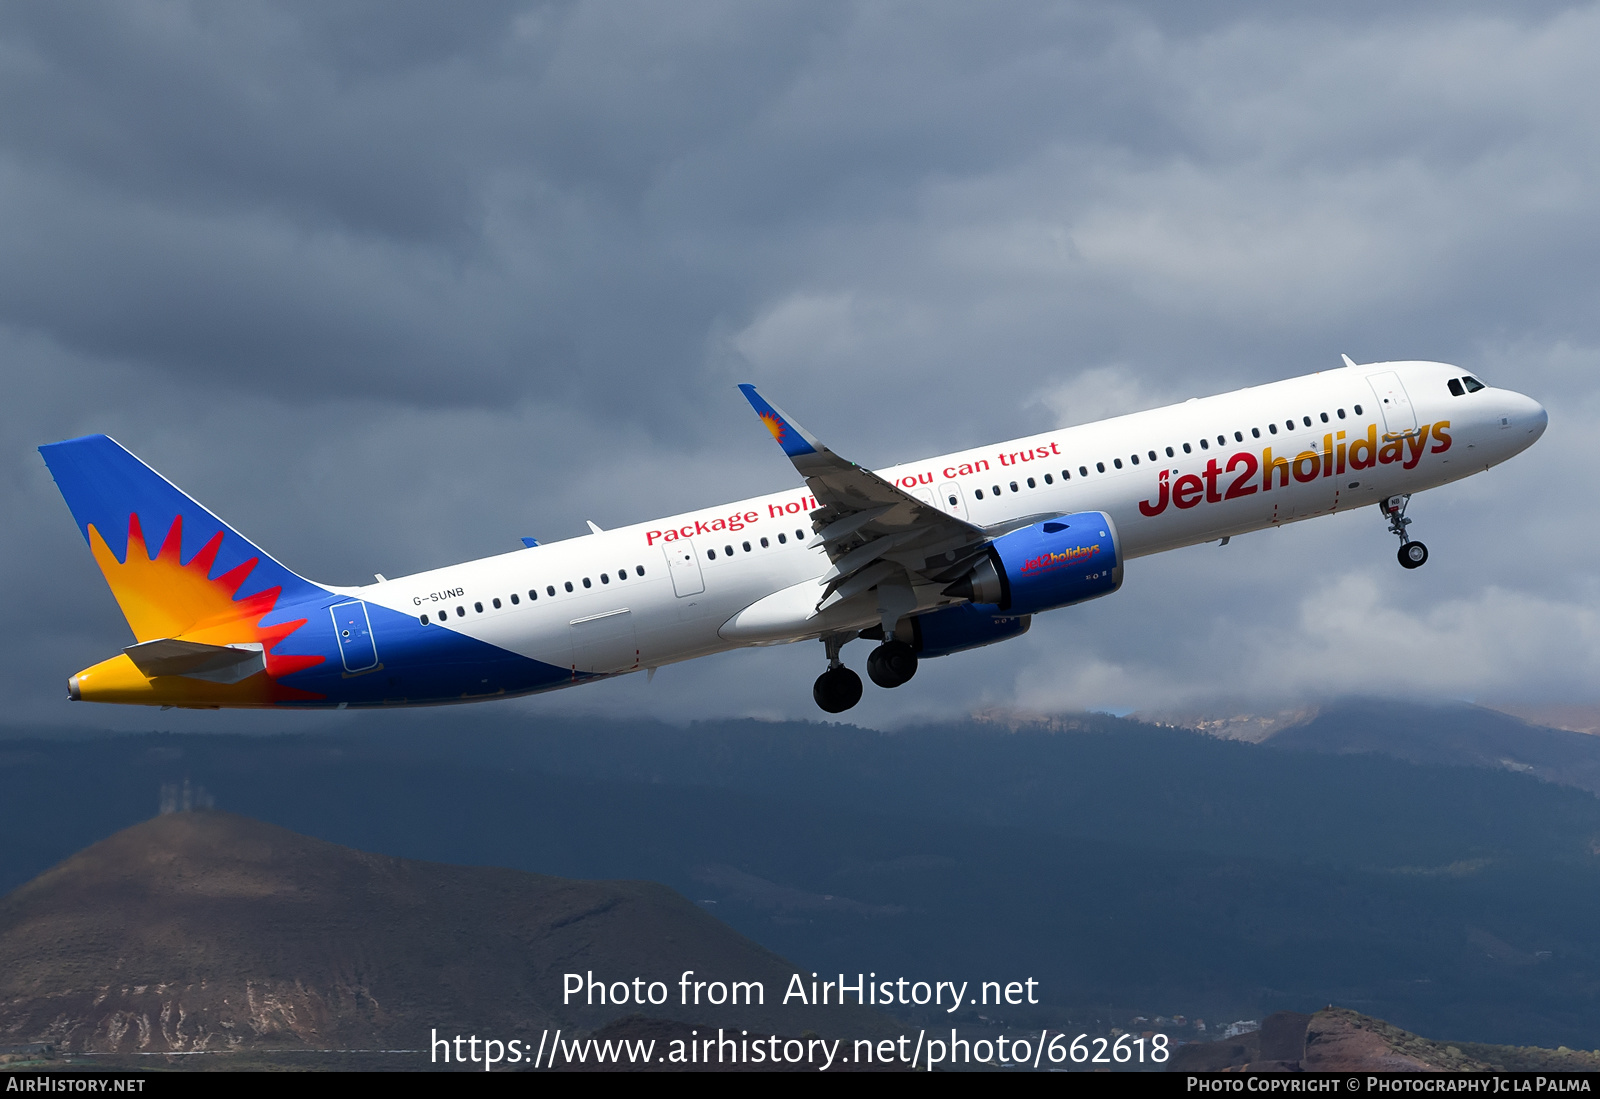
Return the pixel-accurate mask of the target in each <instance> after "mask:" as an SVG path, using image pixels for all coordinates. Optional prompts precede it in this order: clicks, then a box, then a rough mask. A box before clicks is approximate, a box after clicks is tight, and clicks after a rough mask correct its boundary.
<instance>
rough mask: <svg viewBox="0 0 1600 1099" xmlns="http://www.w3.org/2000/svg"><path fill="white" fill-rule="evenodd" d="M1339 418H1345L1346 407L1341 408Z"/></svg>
mask: <svg viewBox="0 0 1600 1099" xmlns="http://www.w3.org/2000/svg"><path fill="white" fill-rule="evenodd" d="M1339 419H1341V420H1342V419H1344V409H1342V408H1341V409H1340V410H1339Z"/></svg>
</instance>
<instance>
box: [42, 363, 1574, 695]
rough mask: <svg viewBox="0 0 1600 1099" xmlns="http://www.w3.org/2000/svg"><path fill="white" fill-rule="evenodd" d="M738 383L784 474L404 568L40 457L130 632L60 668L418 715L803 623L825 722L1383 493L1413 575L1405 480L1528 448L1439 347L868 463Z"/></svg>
mask: <svg viewBox="0 0 1600 1099" xmlns="http://www.w3.org/2000/svg"><path fill="white" fill-rule="evenodd" d="M740 389H741V391H742V392H743V393H744V396H745V398H746V399H747V400H748V401H749V403H750V405H751V406H752V407H753V408H754V409H755V411H756V413H757V415H758V416H759V417H760V420H761V422H762V424H763V425H764V426H765V427H766V429H767V430H768V431H769V432H770V433H771V434H772V437H773V439H774V440H775V441H776V442H777V443H778V445H779V447H780V448H781V450H782V452H783V454H784V456H785V457H787V458H788V460H789V461H790V463H791V464H792V466H793V467H794V473H795V474H796V475H797V476H798V479H799V480H800V481H802V482H803V486H797V487H795V488H793V489H790V490H787V491H780V492H776V493H772V494H770V495H768V496H763V497H757V498H754V499H749V500H741V501H737V502H733V503H729V504H725V505H723V506H721V507H716V508H707V509H703V510H699V511H695V512H690V513H687V514H683V515H677V516H671V517H668V518H664V519H657V520H654V521H651V522H645V523H639V524H634V525H631V526H626V527H620V528H617V529H614V530H609V531H606V530H601V529H600V528H599V527H597V526H595V525H594V524H592V523H591V524H590V530H591V533H589V534H586V535H583V536H581V537H577V538H570V539H566V540H562V541H554V542H544V543H542V544H541V543H540V542H539V541H537V540H535V539H533V538H524V539H523V542H524V548H521V549H517V550H514V551H512V552H509V553H502V554H497V555H495V556H491V557H485V558H482V559H480V560H476V561H468V562H465V563H463V564H459V565H451V566H447V567H445V568H439V569H433V570H430V571H427V572H422V573H418V574H415V575H412V576H406V577H398V578H395V579H385V578H384V577H382V576H377V577H376V582H375V583H371V584H363V585H357V586H340V585H332V584H320V583H314V582H313V581H310V580H307V579H306V578H304V577H302V576H300V575H299V574H298V573H296V572H294V571H292V570H290V569H288V568H286V567H285V566H284V565H282V564H280V563H279V562H278V561H276V560H274V559H273V558H272V557H271V556H269V555H268V554H267V553H266V552H265V551H263V550H261V549H260V548H258V547H257V546H256V545H255V544H254V543H252V542H250V541H249V540H247V539H246V538H245V537H244V536H242V535H241V534H239V533H238V532H237V531H235V530H234V529H233V528H232V527H230V526H228V525H227V524H226V523H224V522H223V521H222V520H221V519H219V518H218V517H217V516H216V515H215V514H214V513H212V512H210V511H208V510H207V509H206V508H205V507H203V506H202V505H200V504H199V503H198V502H196V501H195V500H194V499H192V498H191V497H189V496H187V495H185V494H184V493H183V492H182V491H180V490H179V489H178V488H177V487H176V486H174V485H173V484H172V483H171V482H169V481H167V480H166V479H165V478H163V477H162V476H161V475H160V474H159V473H156V472H155V471H154V470H153V469H151V468H150V467H149V466H147V465H145V464H144V463H143V462H141V461H139V459H137V458H135V457H134V456H133V455H132V454H131V453H129V452H128V451H127V450H125V449H124V448H123V447H122V446H120V445H119V444H118V443H116V442H115V441H113V440H112V439H109V438H107V437H106V436H104V435H89V436H84V437H82V438H78V439H69V440H66V441H65V442H60V443H51V444H49V445H47V446H42V447H40V448H39V449H40V451H41V453H42V454H43V455H44V459H45V462H46V463H47V464H48V466H49V467H50V471H51V474H52V475H53V476H54V477H55V480H56V484H57V486H58V487H59V488H60V490H61V493H62V496H63V497H64V498H65V500H66V503H67V506H68V509H69V510H70V511H71V512H72V515H73V518H74V520H75V521H76V522H77V524H78V528H79V531H80V532H81V533H82V534H83V536H84V539H85V540H86V541H87V542H88V544H89V548H90V551H91V555H92V557H93V559H94V561H95V563H96V564H97V565H98V566H99V568H100V571H101V574H102V575H103V576H104V578H105V580H106V582H107V583H108V585H109V586H110V588H111V590H112V594H113V595H114V596H115V598H116V600H117V602H118V604H119V605H120V606H121V608H122V610H123V614H124V616H125V617H126V619H127V621H128V624H129V626H130V627H131V629H132V631H133V634H134V643H133V644H131V645H126V646H125V647H124V648H123V649H122V650H121V651H120V652H119V653H117V654H115V655H113V656H111V657H110V658H109V659H107V660H103V661H101V662H100V663H98V664H95V665H93V666H92V667H89V668H85V669H84V670H83V671H81V672H79V673H78V674H77V675H75V676H72V677H71V678H70V680H69V682H68V696H69V697H70V698H72V699H74V700H82V701H92V702H112V703H131V704H140V705H156V706H182V707H193V708H215V707H220V706H230V707H231V706H239V707H288V708H295V707H299V708H307V709H310V708H322V707H346V706H406V705H436V704H439V703H447V702H465V701H475V700H479V699H488V698H505V697H510V696H513V695H521V694H530V693H535V692H539V691H547V690H554V689H557V688H562V687H569V686H573V685H575V684H579V683H587V682H592V681H596V680H600V679H605V678H609V677H612V676H617V675H625V674H627V673H629V672H634V671H638V670H641V669H655V668H659V667H662V666H663V665H667V664H673V663H677V662H680V661H684V660H692V659H694V658H696V657H700V656H706V655H709V654H712V653H717V652H724V651H727V650H729V649H736V648H741V647H746V646H753V645H774V644H782V643H787V642H794V641H803V640H810V641H821V642H822V646H823V655H824V657H825V660H826V667H825V670H824V671H823V673H822V674H821V675H820V676H819V677H818V678H817V681H816V683H815V685H814V687H813V690H812V694H813V697H814V699H815V700H816V702H817V704H818V705H819V706H820V707H821V708H822V709H824V710H827V711H829V712H831V713H837V712H840V711H842V710H846V709H849V708H850V707H851V706H853V705H855V703H856V702H857V701H859V699H860V698H861V695H862V689H863V688H862V682H861V677H860V676H859V675H858V674H857V673H856V672H855V671H853V670H852V669H850V668H849V667H846V666H845V664H844V662H843V660H842V658H841V650H842V649H843V648H844V646H845V645H847V644H848V643H849V642H851V641H853V640H856V639H858V638H867V639H870V640H872V641H874V642H876V645H875V647H873V648H872V649H871V651H870V655H869V657H868V659H867V662H866V663H867V672H868V675H869V677H870V678H871V679H872V681H873V682H874V683H875V684H877V685H878V686H880V687H884V688H898V687H900V686H902V685H904V684H905V683H907V682H908V681H909V680H910V679H911V678H912V677H913V676H914V675H915V674H916V671H917V667H918V663H919V661H920V660H928V659H935V658H940V657H944V656H948V655H950V654H954V653H959V652H963V651H965V650H968V649H973V648H978V647H980V646H983V645H989V644H995V643H998V642H1001V641H1004V640H1007V639H1009V638H1012V637H1016V636H1018V635H1020V634H1022V633H1024V632H1026V631H1027V629H1028V626H1029V624H1030V622H1031V621H1032V615H1033V614H1035V613H1042V612H1044V611H1048V610H1052V609H1055V608H1059V607H1066V606H1071V605H1073V604H1075V603H1081V602H1083V601H1084V600H1086V599H1093V598H1100V597H1103V596H1106V595H1109V594H1111V593H1113V592H1115V591H1117V590H1118V589H1119V588H1120V586H1121V584H1122V581H1123V578H1124V568H1125V565H1126V563H1127V562H1129V561H1132V560H1135V559H1137V558H1140V557H1145V556H1148V555H1150V554H1154V553H1162V552H1165V551H1167V550H1173V549H1179V548H1181V547H1184V546H1191V545H1196V544H1198V543H1202V542H1218V541H1220V542H1223V543H1226V541H1227V540H1228V539H1230V538H1232V537H1234V536H1236V535H1241V534H1245V533H1248V532H1250V531H1255V530H1263V529H1267V528H1271V527H1275V526H1280V525H1282V524H1284V523H1288V522H1300V521H1302V520H1305V519H1310V518H1314V517H1317V516H1322V515H1331V514H1335V513H1337V512H1341V511H1349V510H1353V509H1356V508H1363V507H1367V506H1369V505H1373V504H1375V505H1377V507H1378V510H1379V513H1380V516H1381V517H1382V520H1383V522H1384V523H1385V525H1386V526H1387V529H1388V531H1389V532H1390V533H1391V534H1393V535H1395V536H1396V537H1397V538H1398V539H1399V540H1400V548H1399V554H1398V556H1399V561H1400V564H1401V565H1403V566H1405V567H1406V568H1408V569H1411V568H1417V567H1419V566H1421V565H1422V564H1423V563H1424V562H1426V560H1427V557H1428V551H1427V547H1426V546H1424V545H1423V544H1422V543H1421V542H1419V541H1417V540H1416V539H1415V538H1413V537H1412V536H1411V533H1410V530H1409V528H1410V527H1411V525H1412V523H1413V520H1412V519H1411V518H1409V517H1407V515H1406V512H1407V509H1408V506H1409V502H1410V500H1411V499H1412V497H1413V495H1414V494H1415V493H1418V492H1422V491H1424V490H1427V489H1431V488H1437V487H1439V486H1442V485H1445V484H1449V483H1450V482H1453V481H1457V480H1460V479H1462V478H1464V477H1468V476H1471V475H1472V474H1475V473H1479V472H1482V471H1483V470H1486V469H1488V468H1490V467H1492V466H1494V465H1497V464H1499V463H1500V462H1503V461H1505V460H1506V459H1508V458H1511V457H1513V456H1515V455H1516V454H1518V453H1520V452H1521V451H1523V450H1525V449H1527V448H1528V447H1529V446H1532V445H1533V443H1534V442H1535V441H1537V440H1538V438H1539V437H1540V435H1541V434H1543V432H1544V429H1545V426H1546V424H1547V422H1548V417H1547V416H1546V414H1545V410H1544V409H1543V408H1542V407H1540V405H1539V404H1538V402H1536V401H1534V400H1533V399H1531V398H1529V397H1526V396H1523V395H1522V394H1520V393H1515V392H1512V391H1510V390H1506V389H1498V388H1495V387H1493V386H1489V385H1486V384H1484V383H1483V382H1481V381H1479V380H1478V379H1477V378H1476V377H1474V376H1472V375H1470V374H1467V373H1466V372H1465V371H1463V370H1461V369H1459V368H1457V367H1453V366H1450V365H1447V364H1445V363H1434V362H1391V363H1373V364H1369V365H1365V366H1363V365H1358V364H1356V363H1354V362H1352V361H1350V360H1349V359H1348V358H1347V359H1346V360H1345V365H1344V367H1343V368H1341V369H1335V370H1328V371H1323V372H1320V373H1317V374H1309V375H1305V376H1303V377H1298V378H1291V379H1288V380H1286V381H1281V382H1274V383H1271V384H1269V385H1262V386H1255V387H1252V388H1248V389H1241V390H1236V391H1234V392H1231V393H1223V394H1220V395H1217V396H1213V397H1207V398H1203V399H1200V398H1197V399H1193V400H1189V401H1185V402H1183V403H1181V404H1175V405H1169V406H1167V407H1164V408H1155V409H1151V410H1149V411H1146V412H1139V413H1134V414H1132V415H1128V416H1119V417H1116V418H1114V419H1109V420H1101V421H1099V422H1096V423H1090V424H1083V425H1080V426H1077V427H1070V428H1063V429H1060V430H1056V431H1050V432H1045V433H1043V434H1040V435H1035V436H1030V437H1027V438H1022V439H1017V440H1015V441H1012V442H1009V443H1005V444H1001V445H998V446H993V447H983V448H978V449H975V450H971V451H966V452H961V453H954V454H946V455H942V456H939V457H935V458H930V459H927V460H925V461H921V462H915V463H908V464H906V465H902V466H896V467H891V468H889V469H885V470H882V471H873V470H869V469H864V468H862V467H861V466H858V465H856V464H855V463H853V462H850V461H848V460H846V459H844V458H841V457H840V456H838V455H837V454H835V453H834V452H833V451H831V450H829V449H828V448H827V447H826V446H824V445H823V444H822V442H821V441H819V440H818V439H817V438H816V437H815V436H813V435H811V434H810V433H809V432H807V431H806V430H805V429H804V428H802V427H800V425H799V424H797V423H796V422H795V421H794V420H793V419H792V418H791V417H789V416H788V415H786V414H785V413H783V412H782V411H780V410H779V409H777V408H776V407H775V406H773V405H772V404H771V403H769V402H768V401H767V400H766V399H765V398H764V397H762V396H761V395H760V394H759V393H757V392H756V390H755V388H754V387H752V386H748V385H746V386H741V387H740Z"/></svg>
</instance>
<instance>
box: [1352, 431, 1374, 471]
mask: <svg viewBox="0 0 1600 1099" xmlns="http://www.w3.org/2000/svg"><path fill="white" fill-rule="evenodd" d="M1360 452H1365V454H1366V457H1364V458H1363V457H1358V456H1357V455H1358V453H1360ZM1377 464H1378V425H1377V424H1368V425H1367V434H1366V437H1365V438H1362V439H1352V440H1350V468H1351V469H1371V468H1372V467H1373V466H1375V465H1377Z"/></svg>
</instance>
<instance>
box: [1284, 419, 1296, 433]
mask: <svg viewBox="0 0 1600 1099" xmlns="http://www.w3.org/2000/svg"><path fill="white" fill-rule="evenodd" d="M1283 427H1284V430H1285V431H1293V430H1294V421H1293V420H1285V421H1283Z"/></svg>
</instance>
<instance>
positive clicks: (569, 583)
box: [564, 580, 572, 591]
mask: <svg viewBox="0 0 1600 1099" xmlns="http://www.w3.org/2000/svg"><path fill="white" fill-rule="evenodd" d="M564 587H565V588H566V589H567V590H568V591H571V590H572V581H571V580H568V581H567V582H566V584H565V585H564Z"/></svg>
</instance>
